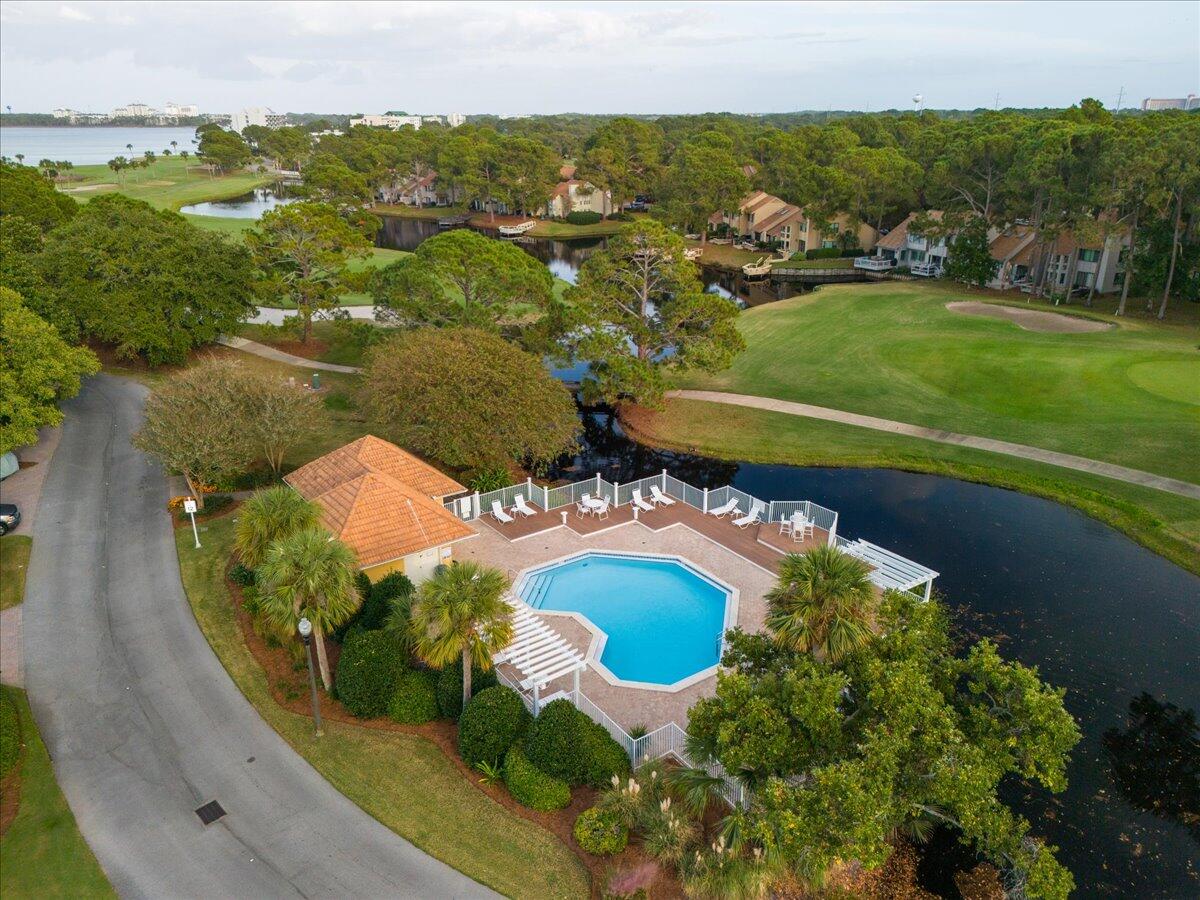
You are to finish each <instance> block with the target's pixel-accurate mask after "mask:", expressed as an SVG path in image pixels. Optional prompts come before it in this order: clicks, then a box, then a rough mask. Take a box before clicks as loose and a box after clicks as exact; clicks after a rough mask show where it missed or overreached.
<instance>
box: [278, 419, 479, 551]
mask: <svg viewBox="0 0 1200 900" xmlns="http://www.w3.org/2000/svg"><path fill="white" fill-rule="evenodd" d="M284 481H285V482H287V483H288V484H289V485H291V486H292V487H293V488H295V489H296V490H297V491H298V492H299V493H300V494H302V495H303V496H305V497H307V498H308V499H309V500H313V501H315V502H316V503H317V504H319V505H320V507H321V510H322V515H321V522H322V524H323V525H324V526H325V527H326V528H328V529H329V531H330V532H332V533H333V534H334V536H336V537H337V538H339V539H340V540H342V541H344V542H345V543H346V544H347V545H348V546H349V547H350V548H351V549H352V550H354V552H355V553H356V554H357V556H358V563H359V565H360V566H363V567H366V566H374V565H379V564H380V563H384V562H390V561H391V560H394V559H399V558H400V557H402V556H407V555H408V554H410V553H417V552H420V551H421V550H428V549H430V548H432V547H438V546H441V545H443V544H449V543H451V542H453V541H458V540H462V539H463V538H466V537H471V536H472V535H473V534H474V533H475V532H474V531H472V530H471V529H470V528H469V527H468V526H467V525H466V524H465V523H463V522H462V521H461V520H459V518H458V517H457V516H455V515H454V514H453V513H451V512H449V511H448V510H446V508H445V507H444V506H442V504H441V502H440V501H439V500H437V499H434V498H440V497H444V496H446V495H448V494H457V493H461V492H463V491H465V490H466V488H464V487H463V486H462V485H461V484H459V483H458V482H457V481H455V480H454V479H453V478H451V477H450V476H448V475H445V474H443V473H441V472H439V471H438V470H437V469H435V468H433V466H431V465H429V464H428V463H425V462H422V461H421V460H419V459H417V457H415V456H413V455H412V454H411V453H407V452H405V451H404V450H401V449H400V448H399V447H397V446H396V445H395V444H392V443H390V442H388V441H385V440H383V439H382V438H377V437H375V436H374V435H366V436H365V437H361V438H359V439H358V440H356V441H352V442H351V443H349V444H346V445H345V446H344V447H339V448H338V449H336V450H333V451H331V452H329V453H326V454H325V455H324V456H322V457H319V458H317V459H314V460H313V461H312V462H310V463H308V464H307V465H304V466H301V467H300V468H299V469H297V470H296V471H295V472H292V473H291V474H290V475H288V476H286V477H285V478H284Z"/></svg>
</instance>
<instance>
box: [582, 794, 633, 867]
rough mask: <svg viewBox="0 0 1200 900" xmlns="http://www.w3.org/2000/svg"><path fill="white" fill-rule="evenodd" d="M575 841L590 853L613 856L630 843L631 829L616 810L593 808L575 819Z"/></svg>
mask: <svg viewBox="0 0 1200 900" xmlns="http://www.w3.org/2000/svg"><path fill="white" fill-rule="evenodd" d="M575 840H577V841H578V842H579V846H580V847H582V848H583V849H584V850H586V851H587V852H588V853H594V854H595V855H596V856H612V855H613V854H614V853H620V852H621V851H622V850H624V849H625V845H626V844H628V843H629V829H628V828H626V827H625V824H624V823H623V822H622V821H621V816H620V814H619V813H617V811H616V810H612V809H601V808H600V807H599V806H593V807H591V808H590V809H585V810H584V811H583V812H581V813H580V814H579V815H578V817H577V818H576V819H575Z"/></svg>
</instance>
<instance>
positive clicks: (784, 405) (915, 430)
mask: <svg viewBox="0 0 1200 900" xmlns="http://www.w3.org/2000/svg"><path fill="white" fill-rule="evenodd" d="M667 396H668V397H678V398H680V399H683V400H703V401H706V402H708V403H725V404H728V405H730V406H746V407H749V408H751V409H762V410H767V411H768V412H779V413H786V414H787V415H791V416H804V417H805V418H809V419H821V420H822V421H825V422H841V423H843V424H845V425H857V426H858V427H860V428H871V429H873V430H875V431H887V432H890V433H892V434H903V435H907V436H909V437H917V438H924V439H925V440H927V441H937V442H938V443H940V444H957V445H958V446H960V447H971V448H973V449H975V450H988V451H990V452H992V453H1003V454H1004V455H1006V456H1015V457H1018V458H1020V459H1028V460H1033V461H1035V462H1042V463H1049V464H1050V465H1052V466H1060V467H1062V468H1064V469H1074V470H1075V471H1077V472H1088V473H1090V474H1092V475H1103V476H1105V477H1106V478H1114V479H1116V480H1117V481H1124V482H1127V483H1128V484H1138V485H1141V486H1142V487H1148V488H1155V489H1156V490H1160V491H1167V492H1168V493H1171V494H1178V495H1179V496H1180V497H1190V498H1191V499H1193V500H1200V485H1196V484H1192V483H1191V482H1188V481H1179V480H1178V479H1175V478H1167V477H1166V476H1163V475H1155V474H1153V473H1152V472H1143V471H1141V470H1139V469H1130V468H1127V467H1126V466H1118V465H1116V464H1115V463H1107V462H1100V461H1099V460H1095V459H1088V458H1086V457H1083V456H1073V455H1071V454H1070V453H1059V452H1057V451H1055V450H1043V449H1041V448H1040V447H1030V446H1028V445H1026V444H1014V443H1011V442H1010V441H1000V440H996V439H995V438H985V437H976V436H975V435H970V434H958V433H957V432H954V431H942V430H941V429H938V428H925V427H923V426H921V425H909V424H908V423H906V422H895V421H893V420H891V419H879V418H876V417H875V416H864V415H859V414H858V413H851V412H845V411H843V410H840V409H829V408H828V407H825V406H813V405H811V404H808V403H797V402H795V401H793V400H777V399H775V398H774V397H757V396H754V395H752V394H728V393H725V392H724V391H668V392H667Z"/></svg>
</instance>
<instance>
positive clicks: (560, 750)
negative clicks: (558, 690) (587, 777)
mask: <svg viewBox="0 0 1200 900" xmlns="http://www.w3.org/2000/svg"><path fill="white" fill-rule="evenodd" d="M590 724H592V720H591V719H589V718H588V717H587V716H586V715H584V714H583V713H581V712H580V711H579V710H578V709H576V708H575V706H574V704H572V703H571V701H570V700H565V699H560V700H555V701H554V702H553V703H547V704H546V705H545V706H544V707H542V711H541V712H540V713H538V717H537V719H535V720H534V723H533V727H532V728H530V729H529V739H528V740H527V741H526V742H525V755H526V756H527V757H529V761H530V762H531V763H533V764H534V765H535V766H537V767H538V768H539V769H541V770H542V771H543V772H545V773H547V774H548V775H553V776H554V777H555V778H561V779H562V780H563V781H565V782H567V783H568V784H581V783H582V782H583V774H584V763H585V760H584V740H585V738H586V736H587V732H588V726H589V725H590Z"/></svg>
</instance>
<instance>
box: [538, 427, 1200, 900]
mask: <svg viewBox="0 0 1200 900" xmlns="http://www.w3.org/2000/svg"><path fill="white" fill-rule="evenodd" d="M584 425H585V439H584V442H583V443H584V447H583V450H582V451H581V453H580V454H579V455H578V456H576V457H574V458H572V459H568V460H562V461H560V463H559V464H558V465H557V466H556V468H555V470H554V472H553V474H555V475H559V476H562V477H566V478H571V477H583V475H584V474H591V473H593V472H596V471H600V472H601V473H602V474H604V476H605V478H607V479H610V480H619V481H629V480H632V479H634V478H638V477H644V476H646V475H650V474H653V473H655V472H658V471H661V470H662V469H664V468H665V469H668V470H669V471H671V472H672V473H673V474H674V475H676V476H677V477H679V478H681V479H684V480H687V481H690V482H692V483H693V484H697V485H701V486H708V487H719V486H720V485H723V484H733V485H735V486H736V487H738V488H740V489H742V490H745V491H747V492H749V493H751V494H754V495H755V496H758V497H764V498H767V499H811V500H813V501H815V502H818V503H820V504H822V505H824V506H827V507H829V508H830V509H835V510H837V511H838V513H839V516H840V518H839V524H838V527H839V531H841V532H842V533H844V534H846V535H847V536H848V537H855V538H857V537H863V538H866V539H867V540H869V541H873V542H875V543H878V544H880V545H882V546H884V547H887V548H889V549H891V550H895V551H896V552H897V553H900V554H903V555H904V556H907V557H909V558H910V559H913V560H916V561H918V562H920V563H922V564H924V565H928V566H930V567H931V568H933V569H936V570H937V571H939V572H941V573H942V574H941V576H940V577H939V578H938V580H937V582H936V587H937V589H938V590H939V591H940V592H941V593H942V594H943V596H944V597H945V598H946V600H947V601H948V602H949V603H950V605H951V606H952V607H953V608H954V609H955V610H956V615H957V619H958V621H959V624H960V625H961V626H962V627H963V628H964V629H966V630H967V631H969V632H970V633H972V634H974V635H978V636H984V635H987V636H991V637H993V638H995V639H996V640H998V641H999V642H1000V644H1001V647H1002V651H1003V652H1004V653H1005V655H1007V656H1009V657H1011V658H1014V659H1018V660H1020V661H1021V662H1023V663H1026V664H1028V665H1036V666H1037V667H1038V669H1039V671H1040V673H1041V675H1042V676H1043V677H1044V678H1045V679H1047V680H1048V681H1049V682H1050V683H1051V684H1055V685H1059V686H1062V687H1065V688H1066V689H1067V696H1066V705H1067V707H1068V709H1070V711H1071V713H1072V714H1073V715H1074V716H1075V717H1076V719H1077V720H1078V721H1079V724H1080V729H1081V730H1082V732H1083V740H1082V742H1081V743H1080V744H1079V746H1078V747H1077V748H1076V751H1075V753H1074V755H1073V758H1072V762H1071V766H1070V770H1069V773H1068V777H1069V780H1070V785H1069V787H1068V788H1067V790H1066V791H1065V792H1064V793H1063V794H1060V795H1058V796H1049V795H1046V794H1044V793H1035V794H1034V796H1032V797H1026V796H1023V795H1022V794H1021V793H1020V792H1017V791H1012V792H1011V793H1010V795H1009V796H1008V797H1007V799H1008V800H1010V801H1011V802H1013V803H1014V804H1015V806H1016V807H1017V808H1018V809H1019V810H1020V811H1021V812H1022V813H1023V814H1024V815H1026V816H1027V817H1029V819H1030V820H1031V821H1032V822H1033V825H1034V833H1035V834H1039V835H1042V836H1045V837H1046V838H1047V839H1048V840H1049V841H1050V842H1051V843H1053V844H1056V845H1058V846H1059V847H1060V849H1061V853H1060V859H1061V860H1062V861H1063V862H1064V863H1065V864H1066V865H1067V866H1068V867H1069V868H1070V869H1071V870H1072V872H1073V873H1074V874H1075V879H1076V882H1077V884H1078V886H1079V887H1078V891H1077V893H1076V895H1075V896H1079V897H1093V896H1103V897H1135V896H1136V897H1139V898H1144V897H1162V898H1183V897H1200V818H1197V814H1198V813H1200V796H1198V792H1200V789H1198V787H1197V785H1196V781H1195V778H1196V774H1195V773H1196V766H1197V760H1198V759H1200V744H1197V743H1196V741H1197V736H1196V732H1195V728H1196V725H1195V716H1196V714H1197V712H1200V661H1198V660H1200V653H1198V650H1200V578H1198V577H1196V576H1194V575H1192V574H1190V573H1188V572H1186V571H1184V570H1183V569H1181V568H1179V567H1178V566H1175V565H1173V564H1172V563H1169V562H1167V561H1166V560H1165V559H1163V558H1162V557H1160V556H1157V555H1155V554H1154V553H1151V552H1150V551H1149V550H1145V549H1143V548H1142V547H1140V546H1138V545H1137V544H1135V543H1134V542H1133V541H1131V540H1129V539H1128V538H1126V537H1124V536H1123V535H1121V534H1119V533H1118V532H1116V531H1114V530H1113V529H1111V528H1109V527H1107V526H1105V525H1102V524H1100V523H1099V522H1097V521H1095V520H1094V519H1090V518H1088V517H1087V516H1085V515H1083V514H1082V513H1080V512H1077V511H1075V510H1073V509H1071V508H1069V507H1066V506H1062V505H1060V504H1057V503H1053V502H1051V501H1048V500H1042V499H1039V498H1037V497H1031V496H1027V495H1025V494H1019V493H1016V492H1013V491H1008V490H1003V489H1000V488H994V487H988V486H986V485H979V484H971V483H968V482H964V481H958V480H955V479H952V478H943V477H938V476H932V475H920V474H913V473H908V472H899V471H894V470H888V469H830V468H797V467H792V466H765V465H754V464H748V463H729V462H722V461H719V460H713V459H708V458H705V457H698V456H692V455H686V454H675V453H666V452H662V451H657V450H654V449H651V448H648V447H645V446H643V445H640V444H637V443H635V442H633V441H631V440H629V439H628V438H626V437H625V436H624V435H623V434H622V432H621V429H620V426H619V424H617V423H616V422H615V421H614V420H613V419H612V417H611V416H609V415H608V414H607V412H605V411H604V410H588V411H585V413H584ZM1189 712H1190V714H1191V716H1192V719H1191V721H1190V723H1189V721H1188V719H1187V715H1188V713H1189ZM1189 765H1190V766H1191V768H1190V775H1189V770H1188V766H1189ZM1189 778H1190V780H1189ZM1156 810H1157V811H1158V813H1159V814H1156ZM1189 816H1190V817H1191V818H1190V820H1189V818H1188V817H1189ZM1188 821H1190V830H1189V825H1188V824H1186V822H1188Z"/></svg>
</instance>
